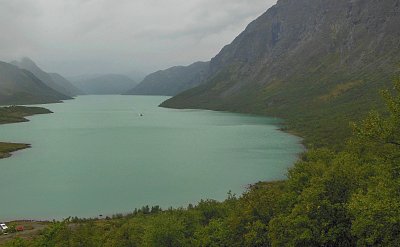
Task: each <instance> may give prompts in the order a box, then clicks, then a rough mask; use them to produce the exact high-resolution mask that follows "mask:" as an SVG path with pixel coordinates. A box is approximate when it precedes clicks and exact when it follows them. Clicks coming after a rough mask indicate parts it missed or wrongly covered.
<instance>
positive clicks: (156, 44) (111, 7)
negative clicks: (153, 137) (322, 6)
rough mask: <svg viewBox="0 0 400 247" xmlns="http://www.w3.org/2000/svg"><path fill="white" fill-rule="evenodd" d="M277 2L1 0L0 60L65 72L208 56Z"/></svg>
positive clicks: (142, 69)
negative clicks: (30, 62) (26, 62)
mask: <svg viewBox="0 0 400 247" xmlns="http://www.w3.org/2000/svg"><path fill="white" fill-rule="evenodd" d="M275 2H276V0H190V1H187V0H0V23H1V30H2V37H1V39H0V60H2V61H11V60H14V59H17V58H20V57H24V56H27V57H30V58H32V59H33V60H35V61H36V62H37V63H38V65H39V66H41V67H42V68H44V69H45V70H46V71H54V72H59V73H61V74H63V75H65V76H73V75H80V74H97V73H125V74H129V73H149V72H152V71H155V70H158V69H164V68H167V67H170V66H174V65H186V64H190V63H192V62H195V61H205V60H209V59H211V58H212V57H213V56H214V55H216V54H217V53H218V52H219V51H220V49H221V48H222V47H223V46H224V45H226V44H228V43H230V42H231V41H232V40H233V39H234V38H235V37H236V36H237V35H238V34H239V33H240V32H241V31H242V30H244V28H245V27H246V25H247V24H248V23H249V22H250V21H252V20H253V19H255V18H256V17H257V16H259V15H260V14H262V13H263V12H265V11H266V10H267V9H268V8H269V7H270V6H272V5H273V4H274V3H275Z"/></svg>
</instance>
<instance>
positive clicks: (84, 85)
mask: <svg viewBox="0 0 400 247" xmlns="http://www.w3.org/2000/svg"><path fill="white" fill-rule="evenodd" d="M70 80H71V81H72V83H73V84H74V86H76V87H78V88H80V89H81V90H82V91H83V92H84V93H86V94H98V95H101V94H123V93H125V92H127V91H128V90H130V89H132V88H134V87H135V86H136V85H137V84H138V83H137V82H136V81H134V80H133V79H131V78H130V77H128V76H126V75H119V74H106V75H86V76H85V75H84V76H77V77H71V78H70Z"/></svg>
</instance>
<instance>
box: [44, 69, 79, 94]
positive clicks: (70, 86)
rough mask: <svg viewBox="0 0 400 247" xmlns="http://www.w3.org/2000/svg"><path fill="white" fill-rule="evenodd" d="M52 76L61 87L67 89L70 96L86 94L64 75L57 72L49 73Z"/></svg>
mask: <svg viewBox="0 0 400 247" xmlns="http://www.w3.org/2000/svg"><path fill="white" fill-rule="evenodd" d="M48 74H49V75H50V77H51V79H52V80H53V81H54V82H55V83H56V84H57V85H59V86H60V87H63V88H64V89H65V91H66V92H67V93H68V95H70V96H77V95H80V94H84V93H83V92H82V91H81V90H80V89H78V88H77V87H75V86H74V85H73V84H72V83H71V82H70V81H68V80H67V79H65V78H64V77H63V76H61V75H60V74H57V73H48Z"/></svg>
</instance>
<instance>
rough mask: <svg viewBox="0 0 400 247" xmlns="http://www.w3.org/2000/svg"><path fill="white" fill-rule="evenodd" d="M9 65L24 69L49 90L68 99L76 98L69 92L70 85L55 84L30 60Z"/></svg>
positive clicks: (26, 59)
mask: <svg viewBox="0 0 400 247" xmlns="http://www.w3.org/2000/svg"><path fill="white" fill-rule="evenodd" d="M11 63H12V64H14V65H16V66H18V67H19V68H21V69H26V70H28V71H30V72H32V73H33V74H34V75H35V76H36V77H37V78H39V80H41V81H42V82H43V83H44V84H46V85H47V86H49V87H50V88H52V89H54V90H56V91H58V92H60V93H62V94H64V95H67V96H69V97H73V96H76V94H74V93H72V92H71V90H70V89H71V85H70V84H69V83H68V82H67V83H66V84H61V83H62V82H60V84H59V83H57V82H55V81H54V80H53V79H52V77H51V76H50V75H49V74H48V73H46V72H44V71H43V70H42V69H41V68H39V67H38V66H37V65H36V63H35V62H34V61H32V60H31V59H30V58H27V57H24V58H22V59H21V60H20V61H13V62H11ZM64 82H65V81H64ZM72 91H74V90H72Z"/></svg>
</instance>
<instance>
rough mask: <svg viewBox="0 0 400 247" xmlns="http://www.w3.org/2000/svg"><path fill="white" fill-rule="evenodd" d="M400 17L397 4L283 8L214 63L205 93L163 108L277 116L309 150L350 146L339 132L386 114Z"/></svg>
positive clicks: (308, 0)
mask: <svg viewBox="0 0 400 247" xmlns="http://www.w3.org/2000/svg"><path fill="white" fill-rule="evenodd" d="M399 13H400V3H399V1H398V0H385V1H368V0H356V1H351V0H335V1H331V0H279V1H278V2H277V4H276V5H275V6H273V7H272V8H270V9H269V10H267V11H266V12H265V13H264V14H263V15H261V16H260V17H259V18H258V19H256V20H255V21H253V22H252V23H250V24H249V25H248V26H247V28H246V29H245V30H244V31H243V32H242V33H241V34H240V35H239V36H238V37H237V38H236V39H235V40H234V41H233V42H232V43H231V44H229V45H227V46H225V47H224V48H223V49H222V50H221V52H220V53H219V54H218V55H216V56H215V57H214V58H213V59H212V60H211V62H210V76H209V77H208V79H207V80H206V81H205V82H204V83H203V84H202V85H200V86H198V87H196V88H194V89H191V90H188V91H185V92H183V93H181V94H179V95H177V96H176V97H174V98H171V99H169V100H167V101H166V102H164V103H163V104H161V106H164V107H172V108H205V109H213V110H229V111H235V112H245V113H257V114H265V115H270V116H271V115H272V116H278V117H283V118H285V119H286V120H287V124H288V128H289V129H291V131H294V132H296V133H300V134H301V135H303V136H308V137H309V139H307V140H306V142H308V143H317V145H325V144H330V142H335V140H343V138H342V137H344V136H346V135H347V134H348V133H349V128H341V127H339V126H347V125H348V122H349V120H354V119H359V118H361V117H362V115H364V114H365V113H366V112H367V111H368V109H370V108H371V107H377V108H379V107H380V106H381V102H380V101H379V93H378V92H379V89H380V88H383V87H388V86H389V85H390V81H391V79H392V77H393V75H394V74H396V73H397V72H399V66H398V65H399V61H400V28H399V26H400V15H399ZM333 136H337V137H340V138H332V137H333ZM332 139H334V140H332Z"/></svg>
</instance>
